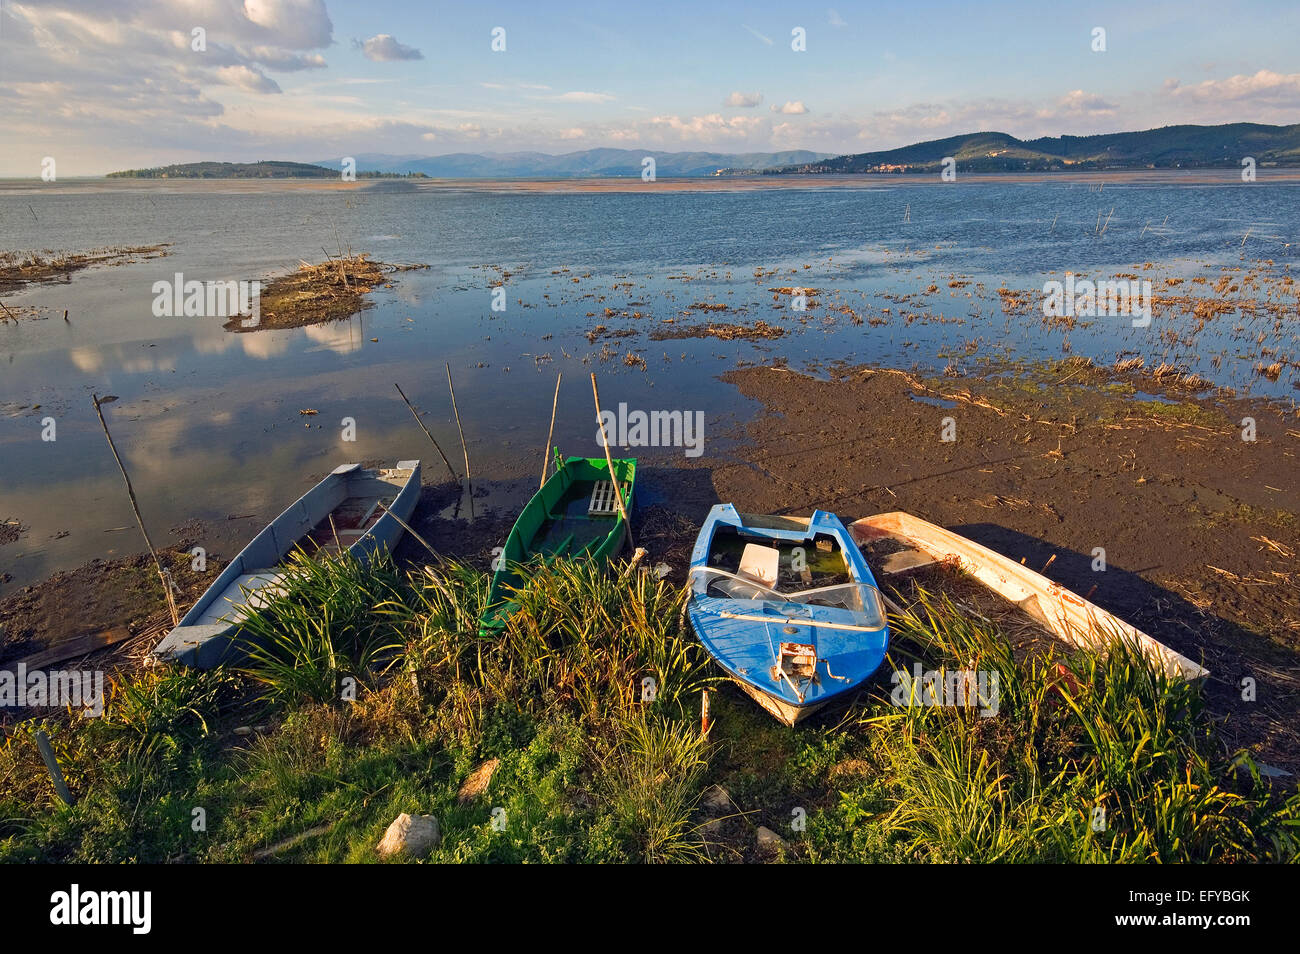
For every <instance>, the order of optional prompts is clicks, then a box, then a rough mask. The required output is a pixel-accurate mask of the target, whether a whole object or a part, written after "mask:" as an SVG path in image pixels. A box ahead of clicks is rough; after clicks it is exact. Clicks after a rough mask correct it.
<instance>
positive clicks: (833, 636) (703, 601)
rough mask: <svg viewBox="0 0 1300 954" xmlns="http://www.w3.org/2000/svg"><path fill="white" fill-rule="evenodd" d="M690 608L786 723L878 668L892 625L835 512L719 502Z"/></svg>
mask: <svg viewBox="0 0 1300 954" xmlns="http://www.w3.org/2000/svg"><path fill="white" fill-rule="evenodd" d="M689 585H690V597H689V600H688V602H687V604H686V613H687V615H688V616H689V618H690V621H691V625H692V626H693V627H694V629H695V632H696V634H697V635H698V636H699V638H700V642H701V643H703V644H704V648H705V649H706V650H707V651H708V653H709V655H710V656H712V657H713V659H714V661H715V662H717V663H718V665H719V666H721V667H722V668H723V669H724V670H725V671H726V672H727V674H728V675H730V676H731V677H732V679H734V680H735V681H736V682H737V683H738V684H739V685H740V687H741V689H743V690H744V691H745V692H746V693H748V694H749V695H750V696H751V697H753V699H754V700H755V701H756V702H758V704H759V705H761V706H762V707H763V708H764V709H766V710H767V711H768V712H770V713H772V715H774V716H775V717H776V718H777V719H779V720H780V721H781V722H783V723H785V724H786V725H790V726H792V725H794V724H795V723H797V722H799V721H800V720H802V719H806V718H807V717H808V716H810V715H812V714H813V713H814V712H816V711H817V710H819V709H821V708H823V707H824V706H825V705H827V704H828V703H830V702H831V701H833V700H835V699H839V698H844V697H847V696H848V695H849V694H850V693H852V692H853V691H854V690H855V689H857V688H858V687H860V686H862V685H863V683H865V682H866V681H867V680H868V679H869V678H870V677H871V675H872V674H873V673H874V672H875V671H876V670H877V669H879V668H880V664H881V663H882V662H883V661H884V658H885V653H886V651H887V650H888V648H889V626H888V624H887V622H886V619H885V608H884V603H883V601H882V599H881V596H880V593H879V592H878V590H877V589H876V583H875V579H874V577H872V575H871V570H870V568H869V567H868V566H867V563H866V561H865V560H864V559H863V557H862V553H861V552H860V551H859V549H858V548H857V546H856V545H855V544H854V543H853V540H852V537H851V536H850V534H849V531H848V529H847V528H846V527H845V526H844V524H843V523H842V522H841V521H840V519H839V518H838V517H837V516H835V515H834V514H832V513H826V512H824V511H821V510H818V511H816V512H815V513H814V514H813V515H812V516H811V517H799V518H795V517H775V516H759V515H754V514H742V513H738V512H737V511H736V508H735V507H734V506H733V505H731V504H720V505H718V506H716V507H714V508H713V509H712V510H711V511H710V512H709V515H708V517H707V519H705V521H704V525H703V526H702V527H701V528H700V532H699V535H698V536H697V537H696V540H695V549H694V551H693V552H692V554H691V568H690V580H689Z"/></svg>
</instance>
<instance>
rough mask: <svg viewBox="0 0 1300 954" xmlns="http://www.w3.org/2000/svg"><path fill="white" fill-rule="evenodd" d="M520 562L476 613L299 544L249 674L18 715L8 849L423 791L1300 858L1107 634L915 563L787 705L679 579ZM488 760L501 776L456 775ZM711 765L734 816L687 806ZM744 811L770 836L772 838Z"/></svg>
mask: <svg viewBox="0 0 1300 954" xmlns="http://www.w3.org/2000/svg"><path fill="white" fill-rule="evenodd" d="M525 578H526V583H525V584H524V585H523V586H521V588H520V589H519V590H518V592H517V593H515V594H514V595H513V598H514V599H515V600H516V601H517V603H518V610H517V611H516V612H515V613H514V614H513V615H512V616H511V617H510V619H509V620H508V622H507V623H506V625H505V627H504V629H503V630H502V631H501V632H500V633H499V634H494V635H493V636H492V637H491V638H484V637H482V636H481V635H480V632H479V618H480V616H481V612H482V608H483V603H484V600H485V595H486V591H487V580H486V577H485V576H484V575H483V574H481V573H479V572H477V571H476V570H474V569H473V568H470V567H467V566H465V565H462V564H457V563H454V562H439V563H437V564H434V565H432V566H429V567H425V568H422V569H420V570H417V571H414V572H409V573H408V572H402V571H399V570H398V569H397V568H396V567H395V566H394V565H393V564H392V562H391V561H389V560H387V559H381V560H378V561H376V562H375V563H373V564H372V565H371V567H370V568H369V569H365V568H362V567H360V566H359V565H358V564H356V563H355V562H354V561H352V560H350V559H349V558H347V557H342V558H335V559H328V560H324V561H312V560H307V559H305V558H302V557H299V558H298V559H297V561H296V562H295V564H294V568H293V571H292V572H291V573H290V574H289V575H288V577H287V582H286V586H285V589H284V591H283V592H281V593H280V594H278V595H277V596H275V597H273V598H272V599H270V601H269V603H268V605H266V606H265V607H264V608H263V609H262V611H261V612H260V613H259V614H258V616H257V617H256V620H255V621H254V622H252V623H250V625H249V626H248V627H247V632H246V635H247V636H249V637H250V638H253V639H255V641H256V648H255V649H254V651H253V653H252V655H251V656H250V658H249V659H248V660H247V661H246V662H245V663H244V664H243V665H242V666H241V667H240V668H239V670H238V671H234V670H232V671H219V672H210V673H204V672H195V671H192V670H185V669H175V670H161V671H146V672H143V673H141V674H139V675H137V676H134V677H131V678H126V679H122V680H119V682H118V683H117V684H116V685H115V686H114V687H113V691H112V693H111V694H110V698H109V699H108V700H107V703H106V706H105V713H104V716H103V717H102V718H101V719H96V720H80V719H70V718H47V719H44V720H41V721H40V722H34V721H29V722H25V723H20V724H19V725H17V726H16V727H15V728H14V730H13V731H12V732H11V733H10V735H9V736H8V738H6V739H5V741H4V744H3V745H0V861H10V862H19V861H89V862H122V861H200V862H201V861H211V862H243V861H249V860H258V861H263V862H266V863H274V862H373V861H375V860H377V856H376V852H375V845H376V844H377V842H378V841H379V839H380V837H381V836H382V834H383V831H384V829H385V827H386V826H387V825H388V823H389V822H391V821H392V820H393V818H395V817H396V816H397V815H398V814H399V813H401V812H411V813H429V814H433V815H435V816H436V817H437V818H438V820H439V822H440V826H441V831H442V842H441V844H440V845H439V846H438V847H436V848H435V849H433V851H432V852H431V853H430V855H429V856H428V859H427V860H428V861H431V862H544V863H558V862H616V863H624V862H693V861H705V860H712V861H734V860H759V859H763V860H769V859H772V858H773V857H775V858H778V859H783V860H787V861H810V862H827V861H829V862H848V861H891V862H896V861H966V860H971V861H1000V862H1020V861H1029V862H1048V861H1050V862H1062V861H1076V862H1134V861H1161V862H1175V861H1273V860H1294V859H1295V857H1296V848H1297V842H1298V833H1300V828H1298V827H1297V823H1298V822H1300V794H1296V793H1295V792H1291V793H1288V792H1285V791H1277V790H1271V789H1270V788H1269V787H1268V785H1267V784H1266V783H1265V782H1263V781H1261V780H1260V778H1259V776H1258V772H1257V771H1255V770H1254V766H1253V763H1252V762H1251V761H1250V758H1249V756H1248V755H1246V754H1245V753H1238V754H1234V755H1227V754H1225V753H1224V752H1223V750H1222V746H1221V743H1220V742H1219V741H1218V740H1217V738H1216V735H1215V732H1214V727H1213V724H1212V722H1211V720H1210V719H1209V718H1208V717H1207V716H1206V714H1205V712H1204V709H1203V705H1202V701H1201V698H1200V690H1199V688H1198V687H1196V686H1193V685H1188V684H1186V683H1184V682H1182V681H1181V680H1170V679H1167V678H1166V677H1165V676H1164V674H1163V673H1162V672H1161V671H1158V670H1156V669H1153V668H1152V666H1151V665H1150V664H1149V663H1148V662H1147V661H1146V660H1145V658H1144V657H1142V656H1141V655H1140V654H1138V653H1136V652H1134V651H1132V650H1130V649H1128V648H1126V647H1124V646H1122V645H1116V646H1114V647H1112V648H1111V650H1110V651H1109V652H1107V653H1106V654H1105V655H1098V654H1096V653H1088V652H1074V651H1072V652H1070V653H1069V654H1068V655H1065V656H1060V657H1059V658H1058V657H1057V656H1053V655H1052V654H1051V653H1043V652H1037V653H1024V652H1022V651H1020V650H1018V649H1014V648H1013V646H1012V645H1011V643H1010V642H1009V640H1008V638H1007V636H1006V634H1005V633H1004V632H1002V631H1000V630H999V628H998V626H997V625H995V624H994V623H992V622H990V621H989V620H986V619H984V618H983V617H980V616H977V615H975V614H973V613H971V612H969V611H968V610H966V609H965V608H963V607H962V606H960V605H958V604H956V603H954V602H952V601H951V600H950V599H947V598H944V597H939V596H935V595H933V594H930V593H926V592H925V591H923V590H917V591H916V592H915V593H914V594H913V597H912V598H911V599H910V605H909V606H908V607H907V608H906V609H905V610H904V611H903V612H901V613H898V614H894V615H893V616H892V617H891V625H892V627H893V631H894V642H893V645H892V647H891V660H890V662H889V663H888V664H887V666H886V667H885V668H883V669H882V671H881V674H880V675H878V676H877V677H876V679H875V680H873V682H872V683H871V684H870V685H869V686H868V687H866V688H865V689H864V691H863V692H861V693H860V694H859V696H858V698H857V699H856V700H855V701H854V703H853V704H852V705H851V706H849V707H847V708H844V707H841V708H839V709H835V710H831V711H829V712H827V713H826V714H825V715H824V716H820V717H817V718H815V719H812V720H809V721H808V722H805V723H802V724H801V725H800V726H799V727H798V728H797V729H794V730H791V729H787V728H785V727H784V726H781V725H779V724H777V723H776V722H775V721H774V720H772V719H771V718H770V717H769V716H768V715H767V714H766V713H764V712H762V711H761V710H760V709H758V707H757V706H755V705H754V704H753V703H752V702H750V701H749V700H748V699H747V698H746V697H744V696H743V695H741V694H740V693H739V692H738V691H736V690H735V689H734V688H733V687H731V686H730V685H729V684H728V683H725V682H723V681H722V680H720V679H719V677H718V675H717V673H716V672H715V671H714V670H713V669H712V667H711V665H710V663H709V662H708V659H707V657H706V655H705V653H704V652H703V649H702V648H701V647H700V645H699V643H698V641H697V640H696V639H695V637H694V636H693V634H692V633H690V631H689V629H687V628H686V627H685V625H684V624H683V622H682V617H681V607H682V605H683V601H684V599H685V593H684V592H682V591H681V590H680V589H679V588H676V587H674V586H671V585H669V584H667V583H665V582H663V581H660V580H658V579H656V578H655V577H654V575H653V574H650V573H648V572H645V571H643V570H635V571H629V570H628V568H627V567H626V566H625V565H618V566H614V567H610V568H608V569H602V568H599V567H593V566H590V565H583V564H574V563H571V562H566V561H559V562H556V563H553V564H550V565H542V564H536V565H532V566H530V567H528V570H527V573H526V574H525ZM914 662H919V663H920V664H921V665H922V666H923V668H926V669H942V670H953V669H982V670H986V671H996V672H997V674H998V699H997V703H998V705H997V714H996V715H993V716H991V717H988V718H982V717H981V716H980V714H979V712H978V711H977V710H973V709H967V708H952V707H948V708H943V707H928V706H920V705H912V706H901V707H900V706H896V705H894V704H893V702H892V701H891V699H890V695H891V691H892V685H891V683H890V673H891V671H892V669H893V667H894V666H898V667H899V668H902V669H906V670H910V668H911V666H912V664H913V663H914ZM647 679H651V680H653V685H654V688H655V693H654V700H653V701H644V700H643V686H644V685H645V680H647ZM347 680H351V681H352V683H354V684H355V687H356V696H355V700H352V699H351V698H349V697H348V696H347V695H346V694H344V693H342V692H341V691H340V689H341V687H342V686H343V685H344V684H345V683H346V681H347ZM704 689H712V690H716V691H714V703H713V712H714V716H715V720H716V721H715V724H714V726H713V728H712V730H711V732H710V733H709V734H708V735H705V734H703V733H702V732H701V729H700V724H699V708H698V707H699V697H700V693H701V691H702V690H704ZM37 728H42V729H44V730H45V731H46V732H47V733H48V734H49V736H50V738H51V742H52V744H53V746H54V748H55V751H56V753H57V755H58V758H59V760H60V763H61V764H62V766H63V768H64V771H65V774H66V776H67V780H68V783H69V785H70V787H71V789H72V791H73V793H74V795H75V796H76V804H75V805H73V806H71V807H68V806H65V805H63V804H62V803H61V802H59V801H58V800H57V799H56V798H55V796H54V794H53V788H52V786H51V784H50V781H49V778H48V775H47V774H46V772H45V768H44V765H43V764H42V762H41V760H40V757H39V755H38V754H37V752H36V747H35V745H34V743H33V741H32V734H33V732H34V731H35V729H37ZM237 730H238V731H237ZM487 760H495V762H494V763H493V764H495V771H494V772H493V773H492V775H491V778H490V781H489V782H488V784H487V787H486V789H485V790H484V791H482V792H480V793H478V794H474V793H472V792H469V791H466V792H464V793H462V790H461V789H462V785H463V783H464V782H465V780H466V779H467V777H468V776H469V775H470V774H471V772H473V771H474V770H475V769H476V768H479V767H481V766H483V765H484V764H485V763H486V762H487ZM714 783H716V784H719V785H721V786H722V787H723V788H725V790H726V792H727V795H728V796H729V799H730V803H731V805H730V806H729V807H727V808H726V809H725V810H724V811H723V812H721V814H722V815H723V817H722V820H721V821H718V820H717V817H718V815H719V814H720V813H719V812H718V811H717V810H706V808H705V807H704V804H703V802H702V794H703V792H704V790H705V788H706V787H707V786H709V785H710V784H714ZM758 825H766V826H767V827H769V828H771V829H773V830H775V831H777V832H778V833H779V834H781V835H782V837H784V838H785V839H786V842H787V844H786V845H785V847H784V848H782V849H781V850H780V851H779V852H778V853H777V854H776V855H775V856H773V855H770V854H769V855H761V854H760V853H759V852H758V850H757V849H756V847H755V839H754V831H755V829H756V827H757V826H758Z"/></svg>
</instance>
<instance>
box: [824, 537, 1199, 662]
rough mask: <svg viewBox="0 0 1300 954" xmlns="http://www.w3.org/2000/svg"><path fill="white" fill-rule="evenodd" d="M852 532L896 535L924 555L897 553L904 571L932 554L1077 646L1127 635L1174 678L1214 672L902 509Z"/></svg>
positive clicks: (1094, 646)
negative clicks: (968, 575) (914, 556)
mask: <svg viewBox="0 0 1300 954" xmlns="http://www.w3.org/2000/svg"><path fill="white" fill-rule="evenodd" d="M849 532H850V533H851V534H852V535H853V539H854V541H855V542H857V543H859V544H864V543H869V542H871V541H873V540H877V539H880V538H882V537H892V538H894V539H895V540H897V541H898V542H900V543H903V544H905V545H907V546H910V547H912V548H914V549H913V554H915V555H916V556H918V557H919V558H920V559H916V558H913V556H912V555H909V554H897V555H896V557H895V558H896V559H897V561H898V565H899V567H900V569H901V568H909V567H914V566H918V565H924V562H926V560H927V558H928V560H929V561H933V562H938V563H947V564H949V565H952V566H955V567H957V568H958V569H960V570H962V571H964V572H966V573H969V574H970V575H971V576H973V577H975V579H977V580H979V582H981V583H983V584H984V585H985V586H987V587H988V588H989V589H991V590H993V591H994V592H995V593H998V594H999V595H1000V596H1002V597H1003V598H1004V599H1006V600H1008V601H1010V602H1011V603H1014V604H1015V605H1017V606H1019V607H1020V608H1021V609H1022V610H1024V611H1025V612H1026V613H1028V614H1029V615H1030V616H1032V617H1033V618H1034V619H1036V620H1037V621H1038V622H1040V623H1041V624H1043V625H1044V626H1045V627H1046V628H1048V629H1049V630H1051V631H1052V632H1053V633H1054V634H1055V635H1056V636H1058V637H1060V638H1061V639H1063V640H1065V641H1066V642H1068V643H1070V644H1071V645H1075V646H1080V647H1083V648H1088V649H1094V650H1097V649H1102V650H1104V648H1105V646H1106V645H1107V644H1109V643H1111V642H1113V641H1114V640H1116V639H1123V640H1124V641H1126V642H1128V643H1130V644H1131V645H1133V646H1135V647H1136V648H1138V649H1139V650H1140V651H1141V652H1142V653H1143V654H1144V655H1146V656H1147V657H1148V658H1150V659H1151V660H1152V661H1153V662H1156V663H1157V665H1159V666H1160V667H1161V668H1163V669H1164V670H1165V672H1166V673H1167V674H1169V675H1170V676H1179V677H1182V678H1184V679H1187V680H1196V679H1203V678H1205V677H1206V676H1207V675H1209V670H1208V669H1206V668H1205V667H1203V666H1201V665H1200V664H1198V663H1196V662H1194V661H1193V660H1191V659H1188V658H1187V657H1186V656H1184V655H1182V654H1181V653H1178V652H1175V651H1174V650H1172V649H1170V648H1169V647H1168V646H1165V645H1164V644H1162V643H1160V642H1158V641H1156V640H1155V639H1153V638H1152V637H1151V636H1148V635H1147V634H1146V633H1144V632H1142V631H1141V630H1139V629H1137V628H1136V627H1134V626H1132V625H1130V624H1129V623H1126V622H1124V621H1123V620H1121V619H1119V618H1118V617H1117V616H1114V615H1113V614H1111V613H1109V612H1107V611H1106V610H1104V609H1102V608H1101V607H1099V606H1097V605H1095V604H1094V603H1090V602H1089V601H1088V600H1086V599H1084V598H1083V597H1082V596H1079V595H1078V594H1077V593H1074V592H1073V591H1071V590H1067V589H1066V588H1065V587H1063V586H1061V585H1060V584H1059V583H1055V582H1053V581H1052V580H1049V579H1048V578H1047V577H1045V576H1043V575H1042V574H1041V573H1036V572H1034V571H1033V570H1031V569H1029V567H1027V566H1023V565H1022V564H1019V563H1017V562H1015V561H1014V560H1011V559H1008V558H1007V557H1004V556H1003V555H1002V554H1000V553H995V552H994V551H992V550H990V549H989V548H988V547H985V546H981V545H980V544H978V543H976V542H975V541H973V540H968V539H967V538H966V537H963V536H961V535H960V534H956V533H953V532H952V531H951V530H945V529H944V528H943V527H939V526H936V525H935V524H933V523H929V522H928V521H925V520H922V519H921V518H920V517H914V516H912V515H911V514H908V513H903V512H901V511H895V512H892V513H884V514H877V515H876V516H874V517H865V518H863V519H862V520H857V521H854V522H853V523H851V524H850V525H849Z"/></svg>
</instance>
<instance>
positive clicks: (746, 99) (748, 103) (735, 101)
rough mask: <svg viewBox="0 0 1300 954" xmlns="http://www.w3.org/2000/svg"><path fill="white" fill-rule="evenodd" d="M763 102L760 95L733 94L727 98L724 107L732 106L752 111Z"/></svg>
mask: <svg viewBox="0 0 1300 954" xmlns="http://www.w3.org/2000/svg"><path fill="white" fill-rule="evenodd" d="M762 101H763V94H762V93H742V92H739V91H737V92H734V93H732V94H731V95H730V96H728V97H727V99H726V102H724V103H723V104H722V105H724V106H734V107H737V108H739V109H752V108H753V107H755V106H757V105H758V104H759V103H761V102H762Z"/></svg>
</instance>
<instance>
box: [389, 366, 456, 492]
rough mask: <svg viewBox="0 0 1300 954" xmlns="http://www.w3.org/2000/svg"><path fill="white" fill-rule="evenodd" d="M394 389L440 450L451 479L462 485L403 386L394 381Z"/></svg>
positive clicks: (416, 421) (440, 455)
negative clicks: (412, 405) (408, 398)
mask: <svg viewBox="0 0 1300 954" xmlns="http://www.w3.org/2000/svg"><path fill="white" fill-rule="evenodd" d="M393 387H395V388H397V393H398V394H401V395H402V403H403V404H405V405H406V409H407V410H408V411H410V412H411V416H412V417H413V418H415V423H416V424H419V425H420V430H422V431H424V436H425V437H427V438H429V440H430V442H431V443H432V444H433V446H434V447H437V448H438V456H439V457H441V458H442V462H443V463H444V464H446V465H447V471H448V472H449V473H450V474H451V479H452V480H454V481H456V483H460V478H459V477H457V476H456V470H455V468H453V467H452V466H451V461H449V460H448V459H447V455H446V454H444V453H443V452H442V448H441V447H438V442H437V441H435V440H434V439H433V435H432V434H430V433H429V429H428V428H427V427H425V426H424V421H422V420H420V415H419V414H417V413H416V412H415V408H413V407H411V402H410V401H408V400H407V399H406V395H405V394H404V393H403V391H402V386H401V385H400V384H398V383H397V382H396V381H394V382H393Z"/></svg>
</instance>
